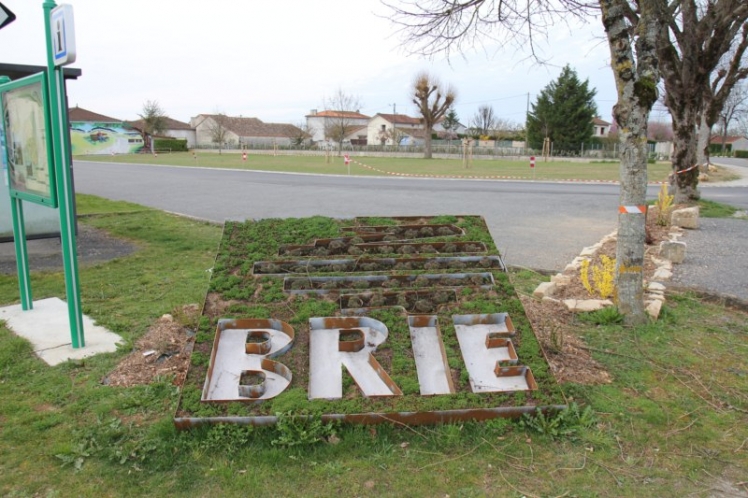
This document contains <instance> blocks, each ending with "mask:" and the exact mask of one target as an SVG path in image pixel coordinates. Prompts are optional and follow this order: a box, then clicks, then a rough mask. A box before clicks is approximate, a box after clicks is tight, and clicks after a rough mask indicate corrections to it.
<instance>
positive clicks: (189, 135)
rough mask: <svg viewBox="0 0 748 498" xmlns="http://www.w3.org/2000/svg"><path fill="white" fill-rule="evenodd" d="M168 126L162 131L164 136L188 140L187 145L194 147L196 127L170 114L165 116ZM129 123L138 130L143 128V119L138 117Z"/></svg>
mask: <svg viewBox="0 0 748 498" xmlns="http://www.w3.org/2000/svg"><path fill="white" fill-rule="evenodd" d="M164 121H165V122H166V127H165V128H164V131H163V132H162V133H161V136H163V137H169V138H176V139H180V140H186V141H187V147H188V148H190V149H191V148H193V147H194V146H195V143H196V140H195V129H194V128H193V127H192V126H190V124H189V123H184V122H182V121H178V120H176V119H172V118H170V117H168V116H166V117H164ZM128 124H129V125H130V126H132V127H133V128H134V129H136V130H138V131H142V130H143V120H142V119H138V120H137V121H128Z"/></svg>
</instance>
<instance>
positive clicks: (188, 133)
mask: <svg viewBox="0 0 748 498" xmlns="http://www.w3.org/2000/svg"><path fill="white" fill-rule="evenodd" d="M166 134H167V135H169V136H170V137H174V138H179V139H183V140H187V147H188V148H190V149H191V148H192V147H194V146H195V143H196V137H195V130H166Z"/></svg>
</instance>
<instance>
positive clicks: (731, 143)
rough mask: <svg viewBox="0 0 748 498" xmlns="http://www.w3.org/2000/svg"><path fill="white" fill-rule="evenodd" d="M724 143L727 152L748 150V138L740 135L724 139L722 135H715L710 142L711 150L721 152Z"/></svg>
mask: <svg viewBox="0 0 748 498" xmlns="http://www.w3.org/2000/svg"><path fill="white" fill-rule="evenodd" d="M723 143H724V144H725V145H724V149H725V152H735V151H736V150H748V138H746V137H741V136H739V135H728V136H726V137H722V135H714V136H712V138H711V139H710V140H709V149H710V150H712V151H714V152H718V151H721V150H722V144H723Z"/></svg>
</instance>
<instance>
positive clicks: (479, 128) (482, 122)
mask: <svg viewBox="0 0 748 498" xmlns="http://www.w3.org/2000/svg"><path fill="white" fill-rule="evenodd" d="M470 126H471V127H472V128H473V129H474V130H475V131H476V132H477V133H478V134H479V135H482V136H488V135H491V134H493V131H494V129H495V128H496V116H495V115H494V112H493V106H490V105H486V104H484V105H481V106H480V107H478V110H477V111H476V112H475V114H474V115H473V119H472V120H471V121H470Z"/></svg>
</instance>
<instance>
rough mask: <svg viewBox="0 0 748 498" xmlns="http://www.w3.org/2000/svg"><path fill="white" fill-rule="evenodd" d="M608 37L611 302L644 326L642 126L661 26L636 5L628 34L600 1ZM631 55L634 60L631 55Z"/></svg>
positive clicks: (610, 3) (653, 93) (646, 7)
mask: <svg viewBox="0 0 748 498" xmlns="http://www.w3.org/2000/svg"><path fill="white" fill-rule="evenodd" d="M600 7H601V12H602V17H603V25H604V26H605V32H606V34H607V37H608V45H609V47H610V54H611V67H612V69H613V75H614V77H615V81H616V88H617V90H618V102H617V103H616V105H615V107H614V108H613V116H614V117H615V120H616V122H617V123H618V129H619V130H620V131H619V141H620V144H621V165H620V175H621V194H620V208H619V214H618V242H617V244H616V270H615V271H616V292H617V296H616V301H617V305H618V309H619V311H620V312H621V313H622V314H623V315H624V322H625V323H626V324H627V325H638V324H641V323H645V322H646V321H647V320H648V319H647V315H646V313H645V310H644V278H643V272H644V241H645V235H646V215H645V214H644V213H642V212H641V210H642V208H643V206H645V205H646V195H647V157H648V147H647V121H648V120H649V112H650V110H651V109H652V106H653V105H654V103H655V102H656V101H657V82H658V81H659V79H660V74H659V69H658V66H657V56H656V52H655V50H656V45H655V40H656V35H657V33H658V30H659V29H662V26H661V25H660V23H659V22H658V21H657V16H656V15H655V13H654V12H653V5H652V4H651V3H649V2H640V7H641V14H640V19H639V25H638V26H637V29H636V35H637V36H636V38H633V39H632V37H633V33H634V31H633V30H631V29H630V26H629V25H628V23H627V21H626V12H627V3H626V2H625V1H623V0H600ZM634 48H635V50H636V55H635V53H634Z"/></svg>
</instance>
